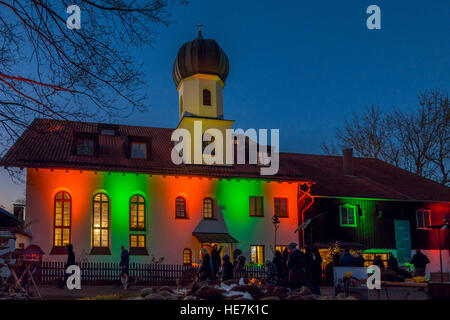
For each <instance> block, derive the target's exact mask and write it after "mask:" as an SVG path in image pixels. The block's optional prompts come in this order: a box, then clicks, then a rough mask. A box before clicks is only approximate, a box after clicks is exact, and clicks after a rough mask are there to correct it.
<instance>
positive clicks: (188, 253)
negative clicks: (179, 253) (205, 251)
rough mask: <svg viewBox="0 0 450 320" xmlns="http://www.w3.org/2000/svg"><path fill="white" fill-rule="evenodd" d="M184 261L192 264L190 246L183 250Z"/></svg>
mask: <svg viewBox="0 0 450 320" xmlns="http://www.w3.org/2000/svg"><path fill="white" fill-rule="evenodd" d="M183 263H184V264H192V251H191V249H189V248H186V249H184V250H183Z"/></svg>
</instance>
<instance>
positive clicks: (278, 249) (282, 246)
mask: <svg viewBox="0 0 450 320" xmlns="http://www.w3.org/2000/svg"><path fill="white" fill-rule="evenodd" d="M286 248H287V246H285V245H279V246H275V251H280V252H281V253H283V252H284V250H285V249H286Z"/></svg>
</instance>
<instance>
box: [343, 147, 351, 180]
mask: <svg viewBox="0 0 450 320" xmlns="http://www.w3.org/2000/svg"><path fill="white" fill-rule="evenodd" d="M342 154H343V157H342V166H343V169H344V174H345V175H348V176H353V175H354V174H353V149H352V148H348V149H344V150H342Z"/></svg>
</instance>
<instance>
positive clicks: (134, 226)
mask: <svg viewBox="0 0 450 320" xmlns="http://www.w3.org/2000/svg"><path fill="white" fill-rule="evenodd" d="M130 229H131V230H145V199H144V197H143V196H141V195H138V194H137V195H134V196H132V197H131V200H130Z"/></svg>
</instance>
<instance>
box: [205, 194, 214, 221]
mask: <svg viewBox="0 0 450 320" xmlns="http://www.w3.org/2000/svg"><path fill="white" fill-rule="evenodd" d="M203 218H205V219H214V201H213V199H211V198H205V199H204V200H203Z"/></svg>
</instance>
